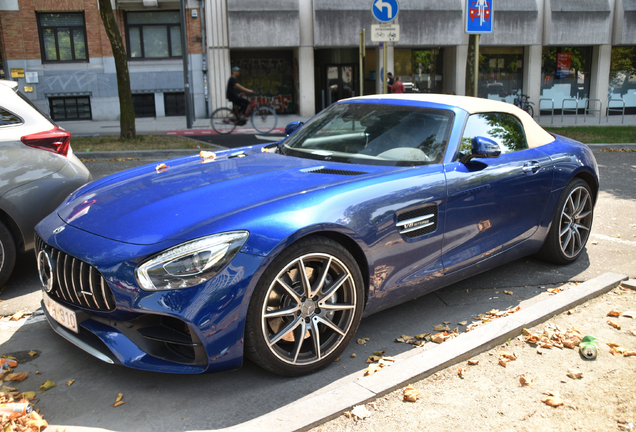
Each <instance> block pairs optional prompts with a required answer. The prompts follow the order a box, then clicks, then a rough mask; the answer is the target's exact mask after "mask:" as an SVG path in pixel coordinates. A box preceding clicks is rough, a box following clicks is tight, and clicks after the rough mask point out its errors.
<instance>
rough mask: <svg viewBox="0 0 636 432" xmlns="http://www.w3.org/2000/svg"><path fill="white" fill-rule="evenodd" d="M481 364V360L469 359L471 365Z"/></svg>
mask: <svg viewBox="0 0 636 432" xmlns="http://www.w3.org/2000/svg"><path fill="white" fill-rule="evenodd" d="M478 364H479V360H468V365H469V366H477V365H478Z"/></svg>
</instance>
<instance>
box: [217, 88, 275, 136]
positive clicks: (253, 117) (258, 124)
mask: <svg viewBox="0 0 636 432" xmlns="http://www.w3.org/2000/svg"><path fill="white" fill-rule="evenodd" d="M257 99H258V98H257V97H256V96H251V97H250V104H249V106H248V107H247V110H246V112H245V117H249V118H250V121H251V123H252V127H253V128H254V129H256V131H257V132H259V133H264V134H266V133H269V132H271V131H272V130H273V129H274V128H275V127H276V124H277V123H278V115H277V114H276V111H275V110H274V108H272V106H271V102H268V104H267V105H259V103H258V101H257ZM236 110H237V108H236V107H234V109H230V108H228V107H221V108H218V109H216V110H215V111H214V112H213V113H212V116H211V118H210V124H211V125H212V129H214V130H215V131H216V132H217V133H219V134H222V135H225V134H229V133H232V132H233V131H234V129H236V127H237V126H243V125H244V124H245V120H241V119H240V118H239V116H238V115H237V113H236V112H235V111H236Z"/></svg>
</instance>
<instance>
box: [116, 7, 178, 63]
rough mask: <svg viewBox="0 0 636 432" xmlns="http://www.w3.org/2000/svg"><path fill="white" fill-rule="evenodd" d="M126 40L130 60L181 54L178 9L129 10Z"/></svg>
mask: <svg viewBox="0 0 636 432" xmlns="http://www.w3.org/2000/svg"><path fill="white" fill-rule="evenodd" d="M126 36H127V37H126V40H127V41H128V57H129V58H131V59H161V58H173V57H181V19H180V16H179V12H178V11H165V12H164V11H162V12H128V13H127V14H126Z"/></svg>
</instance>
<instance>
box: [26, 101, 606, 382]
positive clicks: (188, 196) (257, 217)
mask: <svg viewBox="0 0 636 432" xmlns="http://www.w3.org/2000/svg"><path fill="white" fill-rule="evenodd" d="M287 132H288V134H289V136H288V137H287V138H286V139H285V140H283V141H282V142H280V143H274V144H268V145H258V146H251V147H245V148H241V149H234V150H224V151H219V152H216V153H212V152H202V153H201V154H200V155H194V156H188V157H183V158H179V159H174V160H169V161H165V162H164V163H163V164H160V165H157V166H155V165H152V166H144V167H140V168H135V169H132V170H128V171H125V172H121V173H119V174H115V175H112V176H110V177H106V178H103V179H100V180H98V181H94V182H92V183H89V184H87V185H85V186H83V187H82V188H80V189H78V190H77V191H75V192H74V193H73V194H72V195H71V196H70V197H69V198H68V199H67V200H66V201H65V202H64V203H63V204H62V205H60V206H59V207H58V208H57V210H56V211H55V212H54V213H53V214H51V215H50V216H48V217H47V218H46V219H44V220H43V221H42V222H41V223H40V224H39V225H38V226H37V228H36V231H37V235H38V238H37V248H36V249H37V251H36V253H37V260H38V269H39V273H40V278H41V280H42V284H43V287H44V288H43V305H44V310H45V312H46V316H47V318H48V321H49V323H50V324H51V326H52V327H53V328H54V329H55V331H57V332H58V333H59V334H60V335H62V336H63V337H65V338H66V339H68V340H69V341H71V342H72V343H74V344H76V345H77V346H79V347H80V348H82V349H84V350H86V351H87V352H89V353H91V354H93V355H94V356H96V357H98V358H100V359H102V360H104V361H106V362H109V363H118V364H123V365H126V366H129V367H132V368H137V369H144V370H149V371H158V372H170V373H201V372H206V371H222V370H228V369H235V368H238V367H240V366H241V364H242V362H243V357H244V356H247V357H249V358H250V359H252V360H253V361H254V362H255V363H257V364H259V365H260V366H262V367H263V368H265V369H267V370H268V371H271V372H273V373H276V374H280V375H286V376H296V375H302V374H308V373H311V372H314V371H317V370H319V369H321V368H324V367H325V366H327V365H329V364H330V363H331V362H333V361H334V359H336V358H337V357H338V356H339V355H340V354H341V353H342V351H343V350H344V349H345V347H346V346H347V344H349V342H350V341H351V339H352V338H353V336H354V333H355V332H356V329H357V328H358V324H359V323H360V320H361V319H362V317H363V316H367V315H370V314H373V313H374V312H378V311H380V310H382V309H386V308H388V307H391V306H393V305H397V304H399V303H401V302H404V301H407V300H409V299H412V298H414V297H416V296H421V295H424V294H426V293H428V292H430V291H433V290H437V289H439V288H441V287H443V286H446V285H449V284H451V283H453V282H456V281H459V280H461V279H464V278H467V277H470V276H472V275H474V274H477V273H479V272H483V271H485V270H488V269H491V268H493V267H495V266H498V265H501V264H504V263H507V262H509V261H512V260H515V259H518V258H520V257H523V256H526V255H530V254H536V253H538V254H540V256H542V257H544V258H545V259H547V260H550V261H552V262H554V263H558V264H568V263H570V262H573V261H574V260H576V259H577V258H578V257H579V256H580V255H581V253H582V252H583V250H584V248H585V245H586V242H587V240H588V238H589V234H590V229H591V226H592V217H593V210H594V205H595V201H596V197H597V193H598V188H599V175H598V167H597V164H596V161H595V159H594V156H593V155H592V152H591V151H590V150H589V149H588V148H587V147H586V146H585V145H582V144H580V143H578V142H575V141H572V140H570V139H568V138H564V137H560V136H553V135H551V134H549V133H547V132H546V131H544V130H543V129H542V128H541V127H540V126H539V125H538V124H537V123H535V122H534V121H533V119H532V118H531V117H530V116H528V114H526V113H525V112H524V111H521V110H520V109H518V108H516V107H515V106H513V105H510V104H506V103H502V102H496V101H490V100H485V99H477V98H468V97H461V96H444V95H416V94H410V95H408V94H407V95H384V96H377V95H376V96H366V97H357V98H352V99H348V100H343V101H340V102H338V103H336V104H333V105H331V106H330V107H329V108H327V109H325V110H324V111H322V112H321V113H319V114H318V115H316V116H315V117H314V118H312V119H311V120H310V121H309V122H307V123H306V124H301V123H298V122H297V123H292V124H290V125H288V127H287Z"/></svg>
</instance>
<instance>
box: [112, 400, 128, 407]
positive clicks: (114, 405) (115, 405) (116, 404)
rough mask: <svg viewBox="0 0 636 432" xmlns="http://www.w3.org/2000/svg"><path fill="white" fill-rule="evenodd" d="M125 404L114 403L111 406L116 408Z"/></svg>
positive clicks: (122, 402)
mask: <svg viewBox="0 0 636 432" xmlns="http://www.w3.org/2000/svg"><path fill="white" fill-rule="evenodd" d="M125 403H126V402H124V401H119V402H115V403H114V404H113V408H117V407H118V406H122V405H123V404H125Z"/></svg>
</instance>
